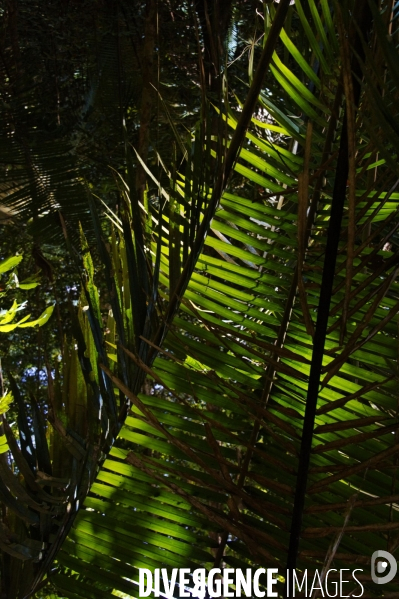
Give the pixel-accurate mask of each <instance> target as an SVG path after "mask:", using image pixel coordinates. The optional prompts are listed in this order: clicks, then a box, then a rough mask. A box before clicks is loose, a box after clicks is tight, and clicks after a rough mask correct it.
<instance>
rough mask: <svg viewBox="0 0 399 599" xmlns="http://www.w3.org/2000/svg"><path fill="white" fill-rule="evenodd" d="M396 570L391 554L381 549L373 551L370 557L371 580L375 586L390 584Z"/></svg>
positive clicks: (396, 566) (394, 560)
mask: <svg viewBox="0 0 399 599" xmlns="http://www.w3.org/2000/svg"><path fill="white" fill-rule="evenodd" d="M377 560H378V561H377ZM376 562H377V563H376ZM388 566H389V570H388ZM397 570H398V564H397V563H396V559H395V558H394V556H393V555H392V554H391V553H388V551H383V550H382V549H379V550H378V551H374V553H373V555H372V556H371V578H372V580H373V582H375V583H376V584H386V583H387V582H391V580H393V579H394V578H395V576H396V572H397ZM380 574H383V576H379V575H380Z"/></svg>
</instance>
